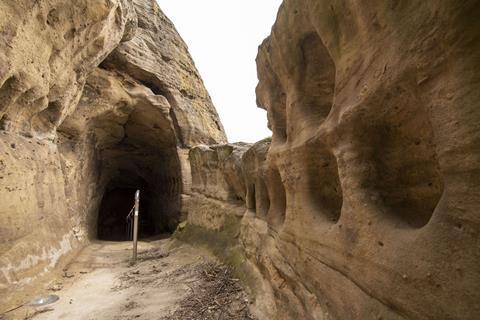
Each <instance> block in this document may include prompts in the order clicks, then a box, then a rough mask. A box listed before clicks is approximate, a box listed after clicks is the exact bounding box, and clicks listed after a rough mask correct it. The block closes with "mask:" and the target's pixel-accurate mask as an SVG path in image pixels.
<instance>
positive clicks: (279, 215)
mask: <svg viewBox="0 0 480 320" xmlns="http://www.w3.org/2000/svg"><path fill="white" fill-rule="evenodd" d="M269 180H270V184H269V190H268V194H269V196H270V209H269V211H268V216H267V218H268V222H269V224H270V225H271V226H272V227H273V228H277V227H280V226H282V225H283V223H284V222H285V215H286V210H287V195H286V192H285V186H284V185H283V181H282V178H281V176H280V172H279V171H278V169H272V170H271V172H270V174H269Z"/></svg>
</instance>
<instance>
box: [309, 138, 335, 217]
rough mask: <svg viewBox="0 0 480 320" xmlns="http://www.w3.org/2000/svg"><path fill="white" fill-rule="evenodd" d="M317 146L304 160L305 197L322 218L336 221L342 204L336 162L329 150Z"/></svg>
mask: <svg viewBox="0 0 480 320" xmlns="http://www.w3.org/2000/svg"><path fill="white" fill-rule="evenodd" d="M318 148H320V147H319V146H316V147H314V148H313V149H314V150H315V151H314V150H311V151H309V157H308V160H307V161H306V165H307V168H306V179H307V189H306V192H307V194H308V195H307V197H308V198H307V199H308V202H309V203H310V205H311V206H313V207H314V211H315V212H317V213H318V214H319V215H320V216H321V218H322V219H323V220H325V221H328V222H331V223H336V222H337V221H338V220H339V219H340V214H341V211H342V204H343V192H342V187H341V185H340V179H339V175H338V164H337V160H336V158H335V156H334V155H333V154H332V153H331V152H330V151H328V150H326V149H323V148H322V149H320V150H319V149H318Z"/></svg>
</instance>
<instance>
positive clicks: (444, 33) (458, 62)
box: [180, 0, 480, 320]
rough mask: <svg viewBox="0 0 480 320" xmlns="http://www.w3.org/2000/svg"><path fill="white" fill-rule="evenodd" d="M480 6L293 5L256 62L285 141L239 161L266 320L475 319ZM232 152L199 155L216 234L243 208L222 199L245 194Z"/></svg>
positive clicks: (201, 188)
mask: <svg viewBox="0 0 480 320" xmlns="http://www.w3.org/2000/svg"><path fill="white" fill-rule="evenodd" d="M478 13H480V6H479V3H478V1H462V2H458V1H453V0H452V1H449V0H448V1H441V2H439V1H421V2H420V1H371V2H368V5H367V4H366V3H360V2H356V1H348V0H343V1H334V2H331V1H309V0H285V1H284V3H283V5H282V7H281V8H280V12H279V14H278V17H277V21H276V23H275V25H274V27H273V29H272V34H271V36H270V37H269V38H268V39H266V40H265V41H264V43H263V44H262V45H261V47H260V48H259V55H258V58H257V65H258V76H259V79H260V81H259V85H258V87H257V98H258V99H257V100H258V104H259V106H260V107H262V108H265V109H266V110H267V111H268V118H269V126H270V128H271V130H272V132H273V137H272V140H271V144H270V145H268V143H266V142H260V143H258V144H255V145H254V146H252V147H251V148H250V149H249V150H248V151H246V152H245V153H244V154H243V156H242V161H241V170H239V171H240V172H242V177H243V181H244V182H243V183H244V185H245V200H246V201H245V204H244V215H243V218H238V219H237V220H236V221H237V223H238V225H239V226H240V227H239V232H238V233H235V234H233V235H231V236H232V237H233V242H234V243H235V244H236V245H238V246H239V247H240V251H241V252H242V253H243V255H244V256H243V258H241V260H240V262H238V261H237V265H236V266H237V267H238V268H239V270H242V271H245V270H246V269H245V268H243V267H244V266H246V265H248V268H247V269H248V272H251V274H252V275H254V277H255V278H256V279H257V282H256V283H255V285H254V288H255V290H257V306H258V307H259V312H260V313H261V314H262V315H263V318H266V319H267V318H268V319H472V320H473V319H476V318H477V317H478V314H480V309H479V304H478V301H480V294H479V291H478V288H480V269H479V268H478V265H479V263H480V228H479V222H480V220H479V217H478V214H477V213H478V211H479V209H480V194H479V190H480V188H479V187H480V175H479V170H478V167H479V165H480V144H479V141H480V130H479V129H480V127H479V123H480V111H479V110H480V108H479V102H478V101H480V90H479V89H480V87H479V84H480V81H479V80H480V73H479V72H478V70H480V41H479V40H480V25H479V22H478V19H476V16H477V15H478ZM228 148H232V146H229V147H227V146H216V147H214V148H205V147H200V148H197V149H194V150H192V152H191V157H192V158H194V159H196V160H195V161H192V174H193V181H194V185H193V190H195V192H196V193H194V194H192V199H191V201H192V202H194V203H196V204H197V206H198V203H203V204H204V206H205V208H208V209H207V210H201V211H197V210H191V211H190V212H189V217H188V221H189V225H191V228H192V230H193V229H195V228H197V229H198V228H200V229H201V230H203V231H198V232H200V233H201V232H203V233H204V234H211V231H212V230H213V231H215V233H214V234H217V236H218V237H219V238H221V237H223V236H225V235H226V236H228V234H226V233H225V232H224V230H225V228H226V226H227V225H228V223H227V222H228V221H230V220H231V219H227V218H226V217H231V216H233V215H234V214H233V213H232V212H236V213H235V215H238V212H240V210H241V209H235V210H233V208H232V206H233V205H234V203H233V202H232V201H231V200H229V199H228V197H224V196H222V197H221V199H218V197H215V196H214V195H219V194H232V190H234V189H238V190H242V189H241V187H240V184H239V183H238V182H235V179H231V178H229V179H228V180H227V178H226V177H227V174H228V175H231V173H232V172H231V171H230V170H225V167H226V164H227V163H228V162H229V160H223V159H225V158H226V157H225V156H224V155H223V150H226V149H228ZM227 159H228V158H227ZM204 168H208V169H209V170H205V169H204ZM237 178H238V179H240V178H241V177H240V176H237ZM242 187H243V186H242ZM213 198H217V199H213ZM238 198H242V196H241V194H240V196H239V197H238ZM235 206H238V203H236V204H235ZM189 225H187V226H186V227H185V230H186V231H183V233H188V230H189ZM180 236H181V237H182V234H180ZM187 238H188V237H187ZM198 238H201V237H198ZM211 243H214V241H211ZM211 243H210V244H207V245H211Z"/></svg>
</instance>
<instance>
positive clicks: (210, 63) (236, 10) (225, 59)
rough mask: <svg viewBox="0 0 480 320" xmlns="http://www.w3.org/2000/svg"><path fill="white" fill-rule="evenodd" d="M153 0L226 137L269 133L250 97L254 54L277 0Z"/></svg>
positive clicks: (248, 139) (234, 139)
mask: <svg viewBox="0 0 480 320" xmlns="http://www.w3.org/2000/svg"><path fill="white" fill-rule="evenodd" d="M157 2H158V4H159V5H160V8H162V10H163V11H164V12H165V14H166V15H167V16H168V17H169V18H170V20H172V22H173V23H174V24H175V26H176V28H177V30H178V32H179V33H180V35H181V36H182V38H183V40H185V42H186V43H187V45H188V47H189V49H190V54H191V55H192V57H193V60H194V61H195V65H196V66H197V68H198V70H199V71H200V74H201V76H202V78H203V81H204V82H205V86H206V87H207V90H208V92H209V93H210V95H211V97H212V99H213V103H214V104H215V107H216V108H217V111H218V113H219V115H220V119H221V121H222V123H223V126H224V127H225V130H226V132H227V136H228V140H229V142H237V141H245V142H256V141H258V140H261V139H263V138H265V137H268V136H270V135H271V132H270V130H269V129H268V128H267V115H266V112H265V111H264V110H262V109H259V108H257V107H256V102H255V100H256V98H255V86H256V85H257V81H258V80H257V71H256V65H255V57H256V56H257V50H258V46H259V45H260V43H261V42H262V41H263V39H265V38H266V37H267V36H268V35H269V34H270V29H271V27H272V25H273V23H274V22H275V18H276V15H277V11H278V7H279V6H280V4H281V2H282V0H202V1H199V0H157Z"/></svg>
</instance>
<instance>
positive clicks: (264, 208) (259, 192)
mask: <svg viewBox="0 0 480 320" xmlns="http://www.w3.org/2000/svg"><path fill="white" fill-rule="evenodd" d="M255 190H256V193H255V198H256V199H255V203H256V207H257V208H256V212H257V216H258V217H259V218H266V216H267V213H268V211H269V209H270V199H269V195H268V191H267V186H266V184H265V181H264V180H263V179H261V178H259V179H257V183H256V184H255Z"/></svg>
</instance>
